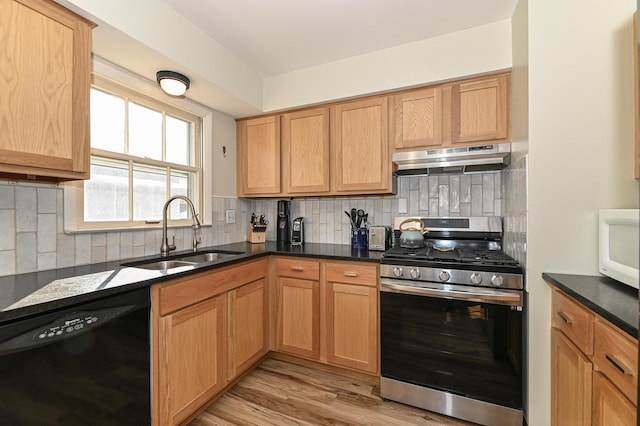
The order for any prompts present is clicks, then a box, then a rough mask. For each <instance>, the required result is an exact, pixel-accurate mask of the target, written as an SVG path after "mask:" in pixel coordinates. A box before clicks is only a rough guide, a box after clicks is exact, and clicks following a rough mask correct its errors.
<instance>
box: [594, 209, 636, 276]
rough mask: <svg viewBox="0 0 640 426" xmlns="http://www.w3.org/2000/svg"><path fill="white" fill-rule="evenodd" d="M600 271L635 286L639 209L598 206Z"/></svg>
mask: <svg viewBox="0 0 640 426" xmlns="http://www.w3.org/2000/svg"><path fill="white" fill-rule="evenodd" d="M598 222H599V229H600V238H599V242H600V244H599V245H600V248H599V262H598V263H599V265H598V267H599V270H600V273H601V274H603V275H606V276H608V277H611V278H613V279H614V280H617V281H620V282H623V283H625V284H627V285H629V286H631V287H635V288H638V282H639V281H640V278H639V273H638V269H639V266H640V250H639V245H640V240H639V237H640V232H639V229H640V228H639V225H638V224H639V223H640V210H637V209H619V210H600V214H599V220H598Z"/></svg>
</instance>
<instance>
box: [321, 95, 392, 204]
mask: <svg viewBox="0 0 640 426" xmlns="http://www.w3.org/2000/svg"><path fill="white" fill-rule="evenodd" d="M388 103H389V100H388V97H386V96H383V97H377V98H370V99H365V100H362V101H355V102H345V103H341V104H338V105H334V106H332V107H331V144H332V161H331V164H332V165H333V169H332V185H333V190H334V191H335V192H336V193H338V194H342V193H358V194H367V193H375V194H381V193H392V192H393V191H394V188H393V179H392V173H391V169H390V167H391V162H390V158H389V127H388V126H389V124H388V120H389V118H388V114H389V112H388V108H389V106H388Z"/></svg>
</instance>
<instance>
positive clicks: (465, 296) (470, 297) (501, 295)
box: [380, 279, 522, 306]
mask: <svg viewBox="0 0 640 426" xmlns="http://www.w3.org/2000/svg"><path fill="white" fill-rule="evenodd" d="M436 286H437V287H429V286H420V287H416V286H408V285H403V284H401V283H398V282H395V281H394V280H384V279H383V280H382V281H381V283H380V291H382V292H387V293H399V294H411V295H416V296H431V297H437V298H443V299H455V300H465V301H470V302H482V303H495V304H500V305H510V306H522V293H521V292H519V291H500V290H494V289H486V290H475V291H474V290H472V289H467V288H461V287H463V286H453V285H449V286H447V287H444V286H440V285H438V284H436Z"/></svg>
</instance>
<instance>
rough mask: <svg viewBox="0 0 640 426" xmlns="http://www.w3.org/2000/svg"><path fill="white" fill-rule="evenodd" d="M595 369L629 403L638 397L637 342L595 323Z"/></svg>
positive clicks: (603, 323) (599, 321) (598, 320)
mask: <svg viewBox="0 0 640 426" xmlns="http://www.w3.org/2000/svg"><path fill="white" fill-rule="evenodd" d="M594 346H595V349H594V357H593V361H594V364H595V369H596V370H598V371H601V372H602V373H603V374H604V375H605V376H607V377H608V378H609V380H611V382H612V383H613V384H614V385H616V386H617V387H618V388H619V389H620V390H621V391H622V393H624V394H625V396H626V397H627V398H629V399H630V400H631V401H637V396H638V342H637V341H636V340H633V339H630V338H628V337H627V336H625V335H624V334H622V332H620V331H618V330H616V329H614V328H613V327H611V326H609V325H607V324H606V323H605V322H604V321H602V320H600V319H597V320H596V321H595V345H594Z"/></svg>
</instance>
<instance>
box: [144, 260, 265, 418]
mask: <svg viewBox="0 0 640 426" xmlns="http://www.w3.org/2000/svg"><path fill="white" fill-rule="evenodd" d="M266 277H267V260H266V259H260V260H257V261H250V262H246V263H243V264H240V265H237V266H234V265H232V266H228V267H223V268H220V269H216V270H214V271H212V272H206V271H205V272H201V273H198V274H194V275H189V276H186V277H183V278H176V279H174V280H170V281H166V282H162V283H160V284H156V285H154V286H153V288H152V312H153V316H152V321H153V343H152V344H153V351H152V352H153V363H152V364H153V380H152V382H153V398H152V401H153V413H154V415H153V419H154V424H155V425H175V424H178V423H181V422H183V421H185V420H187V419H188V418H189V417H190V416H192V415H193V414H194V413H195V412H197V410H199V409H200V408H201V407H203V406H204V405H206V404H207V403H208V402H209V401H210V400H211V399H212V398H214V397H215V396H216V394H218V393H219V392H220V391H222V390H223V389H224V388H225V386H227V384H228V383H229V381H230V380H231V379H232V378H233V377H235V376H237V375H238V374H240V373H241V372H242V371H244V370H245V369H246V368H248V367H250V366H251V363H252V362H255V361H256V360H258V359H259V358H260V357H261V356H262V355H263V354H264V353H266V351H267V346H268V345H267V343H266V342H268V341H269V337H268V335H266V334H265V333H268V328H267V327H266V324H265V322H264V321H265V318H267V315H268V310H267V306H268V305H267V304H266V301H265V300H264V292H265V284H266ZM260 307H262V309H263V312H262V315H260V312H259V310H260ZM265 310H267V311H265ZM254 322H257V323H259V324H258V325H257V324H255V323H254ZM261 332H262V333H263V334H262V335H261ZM244 339H247V340H244ZM228 354H229V356H230V362H229V363H228V362H227V361H228V357H227V355H228ZM229 372H231V374H232V375H229Z"/></svg>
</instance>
